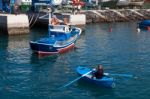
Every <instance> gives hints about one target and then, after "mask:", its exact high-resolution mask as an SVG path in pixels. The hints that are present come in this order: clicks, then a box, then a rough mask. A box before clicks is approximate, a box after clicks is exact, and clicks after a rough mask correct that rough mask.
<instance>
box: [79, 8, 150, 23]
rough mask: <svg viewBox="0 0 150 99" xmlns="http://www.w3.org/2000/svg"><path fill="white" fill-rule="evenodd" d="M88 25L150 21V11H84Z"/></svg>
mask: <svg viewBox="0 0 150 99" xmlns="http://www.w3.org/2000/svg"><path fill="white" fill-rule="evenodd" d="M81 13H83V14H85V15H86V23H101V22H128V21H139V20H145V19H150V9H119V10H114V9H109V10H85V11H84V10H83V11H81Z"/></svg>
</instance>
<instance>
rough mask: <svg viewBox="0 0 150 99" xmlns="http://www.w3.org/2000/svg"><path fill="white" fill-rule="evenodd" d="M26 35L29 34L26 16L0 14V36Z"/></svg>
mask: <svg viewBox="0 0 150 99" xmlns="http://www.w3.org/2000/svg"><path fill="white" fill-rule="evenodd" d="M4 33H5V34H4ZM27 33H29V20H28V16H27V15H25V14H18V15H15V14H0V34H3V35H16V34H27Z"/></svg>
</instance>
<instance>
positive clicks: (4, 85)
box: [0, 22, 150, 99]
mask: <svg viewBox="0 0 150 99" xmlns="http://www.w3.org/2000/svg"><path fill="white" fill-rule="evenodd" d="M136 25H137V24H136V23H134V22H130V23H128V22H127V23H112V24H110V23H105V24H88V25H87V26H86V30H85V32H83V33H82V35H81V37H80V38H79V40H78V41H77V42H76V48H75V49H73V50H71V51H69V52H67V53H65V54H60V55H54V56H48V57H43V58H40V57H38V56H37V55H36V54H33V53H32V51H31V50H30V47H29V41H30V40H36V39H38V38H40V37H44V36H45V35H47V34H46V33H47V30H46V29H32V30H31V31H30V34H27V35H20V36H9V37H4V36H1V37H0V57H1V58H0V98H1V99H79V98H80V99H149V97H150V84H149V82H150V79H149V77H150V57H149V56H150V32H149V31H141V32H140V33H137V31H136ZM110 26H111V28H112V31H109V30H110V29H109V27H110ZM98 64H102V65H103V67H104V69H105V72H109V73H120V74H122V73H123V74H132V75H133V76H134V77H116V76H115V77H114V78H115V82H116V87H115V88H113V89H107V88H102V87H97V86H93V85H89V84H87V83H85V82H81V81H77V82H74V83H73V84H71V85H70V86H68V87H66V88H64V89H61V90H60V89H59V87H61V86H63V85H65V84H67V83H68V82H70V81H72V80H74V79H76V78H77V77H79V76H78V75H77V73H76V67H77V66H79V65H80V66H81V65H82V66H87V67H90V68H93V67H95V65H98Z"/></svg>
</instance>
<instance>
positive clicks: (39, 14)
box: [30, 12, 40, 28]
mask: <svg viewBox="0 0 150 99" xmlns="http://www.w3.org/2000/svg"><path fill="white" fill-rule="evenodd" d="M39 15H40V12H39V13H38V15H37V17H36V18H35V20H34V22H33V24H31V26H30V28H32V26H33V25H34V24H35V23H36V21H37V19H38V17H39Z"/></svg>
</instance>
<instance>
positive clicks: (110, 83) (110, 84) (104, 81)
mask: <svg viewBox="0 0 150 99" xmlns="http://www.w3.org/2000/svg"><path fill="white" fill-rule="evenodd" d="M76 71H77V73H78V74H79V75H81V76H83V75H84V76H83V77H82V78H81V80H84V81H86V82H88V83H90V84H93V85H98V86H101V87H107V88H114V87H115V83H114V78H113V77H110V76H106V75H105V73H104V76H103V77H102V78H101V79H97V78H92V73H88V72H90V71H92V69H90V68H87V67H82V66H79V67H77V69H76ZM86 73H88V74H87V75H85V74H86Z"/></svg>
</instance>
